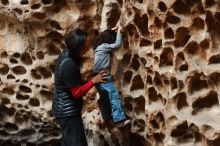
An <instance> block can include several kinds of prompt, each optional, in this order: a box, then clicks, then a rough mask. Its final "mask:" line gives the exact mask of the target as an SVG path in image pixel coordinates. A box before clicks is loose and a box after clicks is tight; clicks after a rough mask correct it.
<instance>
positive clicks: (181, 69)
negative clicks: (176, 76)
mask: <svg viewBox="0 0 220 146" xmlns="http://www.w3.org/2000/svg"><path fill="white" fill-rule="evenodd" d="M188 68H189V67H188V64H183V65H181V66H180V68H179V71H180V72H183V71H187V70H188Z"/></svg>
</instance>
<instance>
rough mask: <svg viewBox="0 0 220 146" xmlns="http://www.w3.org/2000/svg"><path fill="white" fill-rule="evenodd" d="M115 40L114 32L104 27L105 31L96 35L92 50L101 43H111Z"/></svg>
mask: <svg viewBox="0 0 220 146" xmlns="http://www.w3.org/2000/svg"><path fill="white" fill-rule="evenodd" d="M115 40H116V32H115V31H113V30H111V29H106V30H105V31H103V32H101V33H100V34H99V35H98V37H97V38H96V41H95V44H94V48H93V49H94V50H95V49H96V48H97V47H98V46H99V45H101V44H103V43H107V44H112V43H114V42H115Z"/></svg>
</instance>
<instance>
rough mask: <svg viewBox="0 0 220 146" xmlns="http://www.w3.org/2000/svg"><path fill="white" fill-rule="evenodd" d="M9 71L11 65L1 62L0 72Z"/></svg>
mask: <svg viewBox="0 0 220 146" xmlns="http://www.w3.org/2000/svg"><path fill="white" fill-rule="evenodd" d="M8 72H9V67H8V65H7V64H0V74H1V75H6V74H8Z"/></svg>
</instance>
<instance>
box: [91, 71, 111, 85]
mask: <svg viewBox="0 0 220 146" xmlns="http://www.w3.org/2000/svg"><path fill="white" fill-rule="evenodd" d="M107 74H108V73H107V72H106V71H105V70H102V71H101V72H100V73H99V74H97V75H96V76H95V77H93V78H92V82H93V83H94V84H97V83H105V82H106V81H105V78H106V76H107Z"/></svg>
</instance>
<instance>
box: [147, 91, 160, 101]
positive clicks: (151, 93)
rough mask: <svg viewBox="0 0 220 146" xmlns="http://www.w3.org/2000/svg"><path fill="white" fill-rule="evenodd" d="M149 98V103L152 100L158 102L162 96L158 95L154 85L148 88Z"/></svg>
mask: <svg viewBox="0 0 220 146" xmlns="http://www.w3.org/2000/svg"><path fill="white" fill-rule="evenodd" d="M148 98H149V103H151V102H156V101H157V100H158V99H159V98H160V97H159V96H158V95H157V91H156V90H155V88H154V87H150V88H149V89H148Z"/></svg>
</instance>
